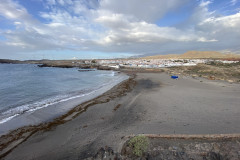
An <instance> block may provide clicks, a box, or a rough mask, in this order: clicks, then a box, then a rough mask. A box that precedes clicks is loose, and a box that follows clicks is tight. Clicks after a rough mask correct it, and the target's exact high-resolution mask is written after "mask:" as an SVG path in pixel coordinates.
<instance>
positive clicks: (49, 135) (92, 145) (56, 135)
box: [5, 73, 240, 159]
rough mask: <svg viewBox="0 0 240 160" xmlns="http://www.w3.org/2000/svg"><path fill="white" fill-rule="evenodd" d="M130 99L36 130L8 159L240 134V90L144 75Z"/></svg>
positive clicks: (80, 155) (71, 155)
mask: <svg viewBox="0 0 240 160" xmlns="http://www.w3.org/2000/svg"><path fill="white" fill-rule="evenodd" d="M136 81H137V85H136V87H135V88H134V89H133V90H132V91H131V92H129V93H127V95H126V96H121V97H120V96H117V98H114V99H113V100H111V101H105V102H103V103H100V104H97V103H96V104H95V105H93V106H90V107H89V108H88V109H87V111H86V112H83V113H81V114H80V115H79V116H77V117H76V118H74V119H72V120H70V121H68V122H66V123H63V124H61V125H57V126H55V127H53V128H51V130H48V131H45V130H39V131H36V132H35V133H34V134H33V135H32V136H31V137H30V138H28V139H27V140H26V141H25V142H23V143H21V144H20V145H18V146H17V147H16V148H15V149H14V150H13V151H12V152H11V153H9V154H8V155H7V156H6V157H5V159H83V158H87V157H89V156H92V155H93V154H95V153H96V151H97V150H98V149H99V148H100V147H104V146H110V147H112V148H113V149H114V150H115V151H119V152H120V150H121V146H122V144H123V143H124V136H127V135H131V134H231V133H240V128H239V124H240V118H239V115H240V107H239V104H240V98H239V97H240V85H239V84H230V83H227V82H221V81H210V80H205V79H193V78H190V77H180V79H179V80H173V79H170V76H169V75H167V74H165V73H138V74H137V77H136Z"/></svg>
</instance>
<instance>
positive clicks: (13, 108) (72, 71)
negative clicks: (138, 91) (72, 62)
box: [0, 64, 126, 123]
mask: <svg viewBox="0 0 240 160" xmlns="http://www.w3.org/2000/svg"><path fill="white" fill-rule="evenodd" d="M0 75H1V78H0V123H5V122H6V121H8V120H10V119H12V118H13V117H15V116H18V115H20V114H23V113H25V112H32V111H35V110H38V109H41V108H44V107H48V106H49V105H51V104H56V103H59V102H62V101H67V100H69V99H72V98H75V97H82V96H85V95H89V94H91V93H92V92H93V91H95V90H98V89H101V88H104V87H105V86H107V85H108V84H109V83H114V82H115V81H119V79H121V78H123V77H122V75H120V74H117V73H115V72H113V71H99V70H95V71H89V72H79V71H78V69H77V68H51V67H46V68H40V67H38V66H37V65H32V64H0ZM125 78H126V77H125ZM123 79H124V78H123Z"/></svg>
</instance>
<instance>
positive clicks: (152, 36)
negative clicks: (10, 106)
mask: <svg viewBox="0 0 240 160" xmlns="http://www.w3.org/2000/svg"><path fill="white" fill-rule="evenodd" d="M46 2H47V5H48V9H49V12H41V13H39V15H40V16H41V17H42V18H43V19H45V20H46V21H47V23H46V22H45V23H43V22H40V21H38V20H37V19H34V18H33V17H32V16H31V15H30V14H29V13H28V12H27V10H26V9H25V8H24V7H23V6H21V5H19V4H18V3H16V2H15V1H12V0H6V1H4V2H2V1H0V15H2V16H4V17H5V18H6V19H8V20H10V21H11V22H12V24H13V25H15V26H16V29H14V30H10V31H6V30H1V32H0V35H3V36H4V37H6V39H7V40H6V41H1V42H0V46H4V45H5V47H4V50H5V51H6V52H14V51H25V52H27V51H29V52H32V51H41V50H64V49H68V50H76V51H103V52H127V53H133V54H141V53H174V52H177V53H179V52H183V51H186V50H193V49H200V50H204V49H205V50H224V49H228V50H229V49H234V48H236V47H237V46H238V41H239V38H240V29H239V26H240V13H237V14H233V15H229V16H216V15H215V12H214V11H212V12H210V11H209V10H208V6H209V5H210V4H211V1H201V2H200V3H199V5H198V6H197V7H196V8H195V9H194V13H193V14H192V16H191V17H190V20H189V21H188V23H186V25H185V26H184V27H182V28H178V27H174V26H172V27H160V26H158V25H157V24H155V23H154V22H155V21H156V20H158V19H159V18H161V17H162V16H163V15H164V14H166V13H168V12H169V11H171V10H173V9H175V8H178V7H180V6H182V5H183V4H185V3H186V2H188V0H184V1H178V0H169V1H163V0H158V1H156V0H148V1H144V2H142V3H140V1H138V0H132V1H127V0H123V1H117V0H111V1H110V0H101V1H100V3H97V1H95V0H90V1H87V0H81V1H74V0H66V1H61V0H46ZM61 5H64V8H63V7H61ZM59 6H60V7H59ZM124 6H125V7H124ZM7 46H10V47H12V48H11V49H10V47H9V48H7Z"/></svg>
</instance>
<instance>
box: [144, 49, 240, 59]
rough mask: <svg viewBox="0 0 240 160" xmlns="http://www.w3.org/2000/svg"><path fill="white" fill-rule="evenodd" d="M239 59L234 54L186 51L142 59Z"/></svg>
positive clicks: (239, 57)
mask: <svg viewBox="0 0 240 160" xmlns="http://www.w3.org/2000/svg"><path fill="white" fill-rule="evenodd" d="M194 58H196V59H207V58H213V59H240V54H234V53H227V54H225V53H220V52H216V51H188V52H186V53H183V54H167V55H155V56H147V57H143V58H142V59H194Z"/></svg>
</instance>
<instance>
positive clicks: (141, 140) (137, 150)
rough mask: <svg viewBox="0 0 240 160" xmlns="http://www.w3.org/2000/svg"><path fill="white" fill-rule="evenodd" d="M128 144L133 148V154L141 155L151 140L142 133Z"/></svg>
mask: <svg viewBox="0 0 240 160" xmlns="http://www.w3.org/2000/svg"><path fill="white" fill-rule="evenodd" d="M128 144H129V146H130V147H131V148H132V149H133V154H134V155H136V156H138V157H140V156H142V155H143V153H144V152H146V151H147V148H148V146H149V141H148V138H147V137H145V136H141V135H140V136H136V137H133V138H131V139H130V141H129V142H128Z"/></svg>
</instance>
